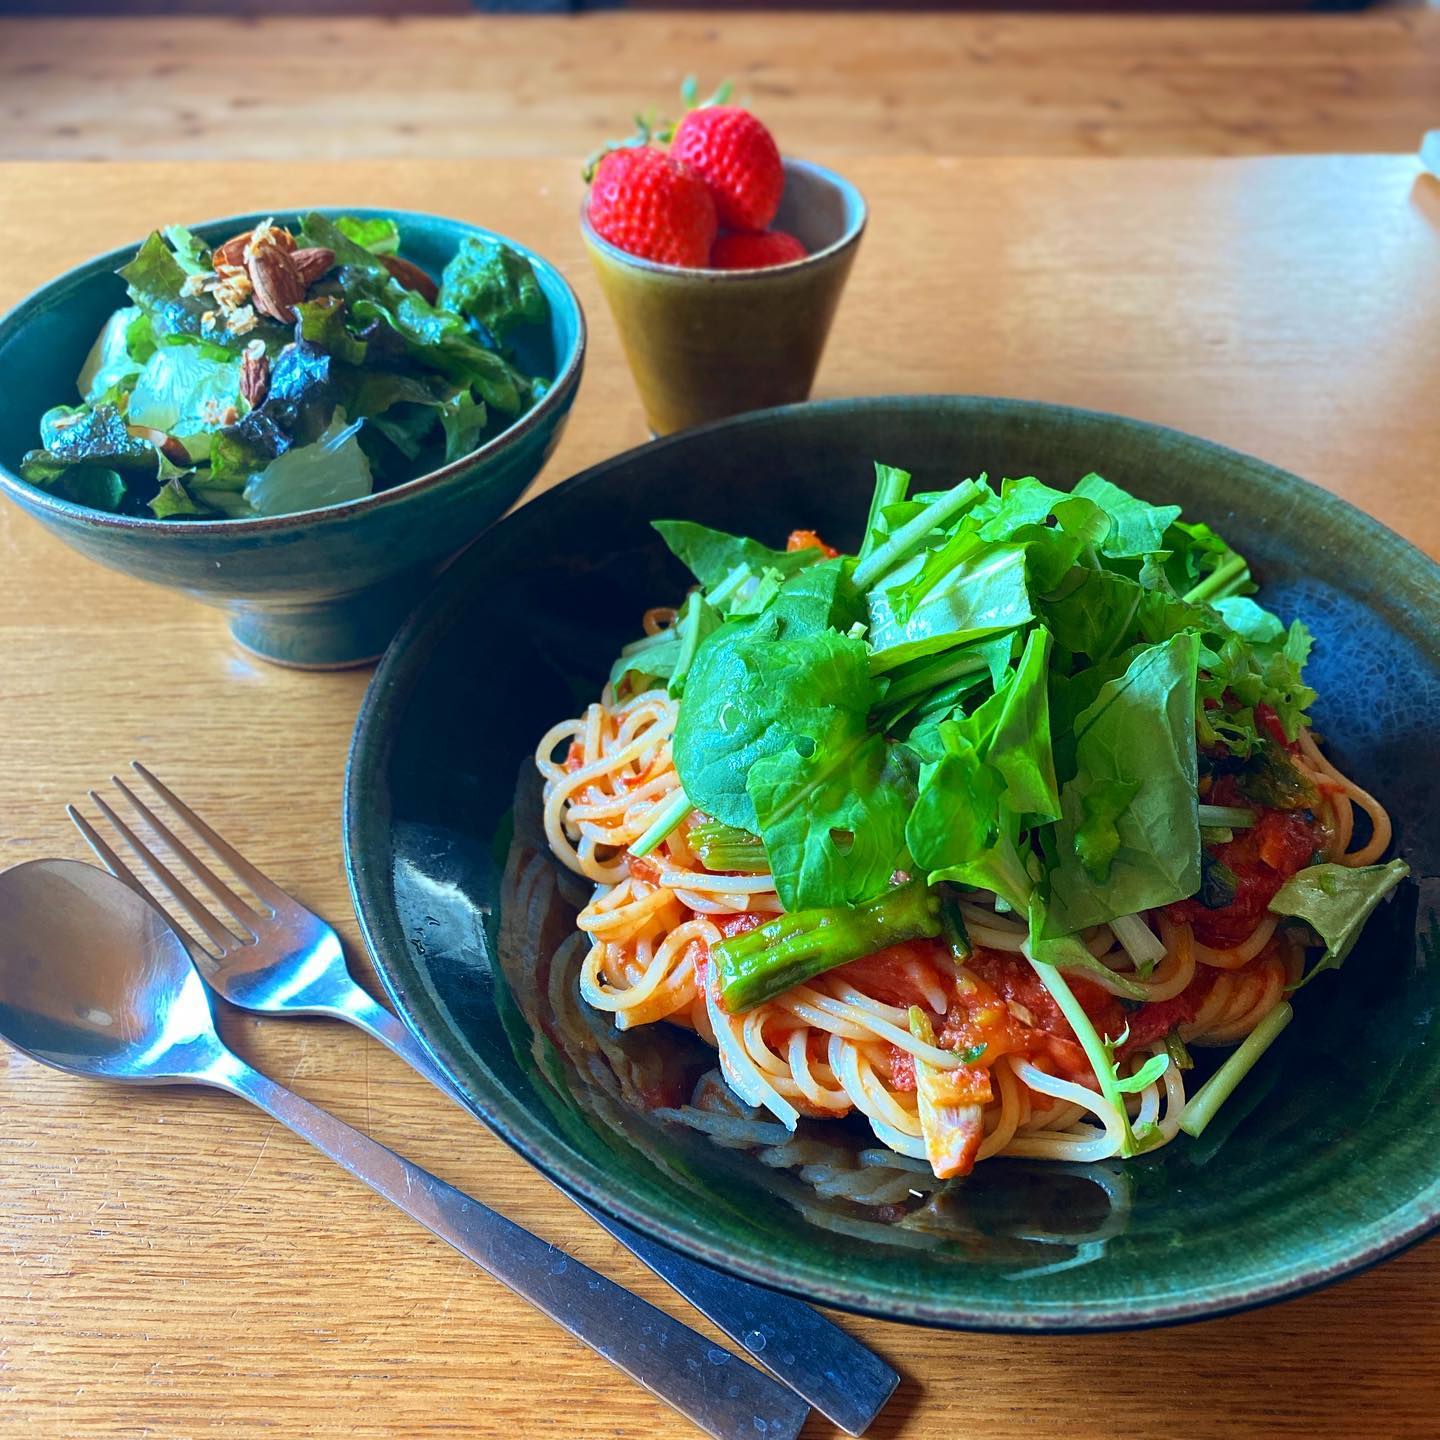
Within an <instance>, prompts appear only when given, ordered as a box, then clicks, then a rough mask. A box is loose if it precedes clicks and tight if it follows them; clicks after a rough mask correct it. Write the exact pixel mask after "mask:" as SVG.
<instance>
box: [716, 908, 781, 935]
mask: <svg viewBox="0 0 1440 1440" xmlns="http://www.w3.org/2000/svg"><path fill="white" fill-rule="evenodd" d="M774 918H775V917H774V916H773V915H764V914H762V913H761V912H760V911H759V910H742V911H741V912H740V913H739V914H738V915H725V916H718V915H717V916H715V917H714V920H715V928H716V929H717V930H718V931H719V932H720V933H721V934H722V935H723V936H724V937H725V938H726V939H727V940H733V939H734V938H735V936H737V935H747V934H749V932H750V931H751V930H754V929H755V928H756V927H757V926H759V925H763V924H764V923H765V922H766V921H767V920H773V919H774Z"/></svg>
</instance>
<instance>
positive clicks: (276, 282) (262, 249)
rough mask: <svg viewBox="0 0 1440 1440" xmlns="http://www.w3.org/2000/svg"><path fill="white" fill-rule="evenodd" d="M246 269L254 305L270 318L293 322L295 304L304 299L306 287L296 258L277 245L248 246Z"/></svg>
mask: <svg viewBox="0 0 1440 1440" xmlns="http://www.w3.org/2000/svg"><path fill="white" fill-rule="evenodd" d="M245 269H246V270H247V271H248V272H249V274H250V284H251V285H252V286H253V287H254V290H255V295H254V304H255V308H256V309H257V310H258V311H259V312H260V313H261V314H262V315H268V316H270V318H271V319H272V320H279V321H280V322H281V323H282V324H285V325H293V324H294V323H295V310H294V306H295V303H296V302H297V301H299V300H303V299H304V298H305V290H306V286H305V282H304V281H303V280H302V279H301V278H300V271H299V270H298V269H297V268H296V265H295V257H294V256H293V255H291V253H290V252H289V251H288V250H284V249H282V248H281V247H280V246H279V245H251V246H250V247H249V251H248V253H247V255H246V257H245Z"/></svg>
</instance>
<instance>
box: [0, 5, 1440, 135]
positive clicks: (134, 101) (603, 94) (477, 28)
mask: <svg viewBox="0 0 1440 1440" xmlns="http://www.w3.org/2000/svg"><path fill="white" fill-rule="evenodd" d="M1057 8H1059V9H1062V10H1063V9H1064V7H1063V6H1060V7H1057ZM691 72H693V73H697V74H698V75H699V76H700V77H701V78H702V79H703V80H706V81H708V82H711V83H714V82H715V81H718V80H719V79H720V78H722V77H724V76H731V77H733V78H734V79H735V80H736V82H737V84H738V88H739V92H740V94H741V95H742V96H748V97H749V98H750V100H752V101H753V103H754V104H755V105H756V106H757V107H758V108H759V110H760V112H761V113H762V114H763V115H764V117H765V118H766V120H767V121H768V122H769V123H770V124H771V125H772V126H773V127H774V128H775V131H776V133H777V134H778V135H779V137H780V140H781V144H782V145H783V146H784V147H785V148H786V149H788V150H791V151H792V152H794V153H796V154H815V155H821V154H838V153H842V152H850V153H853V152H855V151H857V150H860V151H866V152H870V153H882V154H893V153H898V152H903V151H918V152H923V153H931V154H966V155H995V154H1014V155H1035V154H1046V155H1089V154H1101V155H1169V154H1175V155H1186V154H1197V155H1234V154H1239V155H1248V154H1267V153H1284V152H1291V151H1352V152H1368V151H1396V152H1403V151H1413V150H1414V149H1415V147H1416V146H1417V145H1418V144H1419V142H1420V136H1421V134H1422V133H1423V132H1424V131H1425V130H1427V129H1429V128H1432V127H1433V126H1434V125H1435V124H1436V123H1437V122H1436V108H1435V107H1436V99H1437V96H1440V11H1436V10H1434V9H1428V10H1427V9H1418V10H1409V9H1406V10H1396V9H1394V8H1392V7H1386V6H1381V7H1379V8H1378V9H1375V10H1372V11H1367V12H1365V13H1363V14H1352V15H1313V14H1311V15H1305V14H1299V15H1279V16H1276V15H1268V16H1267V15H1259V16H1243V15H1231V16H1216V15H1201V16H1186V15H1179V14H1162V15H1093V14H1092V15H1073V14H1071V15H1065V14H1054V15H1043V14H1035V15H1021V16H1013V15H1012V16H1008V17H1006V16H998V15H984V14H980V15H976V14H970V15H954V14H951V15H936V14H918V15H916V14H911V15H907V14H903V13H901V14H895V13H885V12H883V11H880V12H875V11H872V12H869V13H865V14H858V15H857V14H849V15H835V14H831V15H823V14H815V13H813V12H812V13H808V14H773V13H772V14H763V15H756V14H736V13H733V12H731V13H709V14H707V13H690V14H685V15H674V14H668V15H667V14H654V13H651V14H643V15H642V14H634V13H631V14H605V13H600V14H596V13H589V14H585V15H579V16H571V17H561V16H533V15H532V16H497V15H486V16H480V15H469V16H463V17H434V16H431V17H412V18H409V19H404V20H395V19H386V18H383V17H375V16H369V17H351V18H344V17H337V18H333V19H321V18H314V17H311V18H292V17H286V16H267V17H265V18H261V19H255V18H250V19H226V18H221V17H206V18H185V17H176V16H152V17H140V18H134V17H131V18H97V17H95V16H85V17H70V18H66V19H10V20H0V159H21V158H24V159H56V160H59V159H106V160H127V159H128V160H136V159H181V158H184V159H194V160H201V161H206V162H214V161H220V160H230V159H237V158H254V159H287V160H309V159H320V158H333V157H340V156H358V157H367V158H368V157H370V156H376V155H402V156H403V155H497V154H527V155H537V154H545V155H575V156H579V155H584V154H586V153H587V152H588V151H590V150H591V149H593V148H595V147H596V146H598V145H600V144H602V143H603V142H604V141H605V139H607V138H608V137H611V136H615V135H623V134H625V133H626V132H627V131H628V130H629V128H630V124H631V116H632V115H633V114H634V113H635V111H636V110H638V109H643V108H646V107H648V106H660V107H662V108H663V107H665V106H673V105H674V104H675V102H676V95H677V91H678V87H679V84H680V79H681V77H682V76H683V75H685V74H687V73H691Z"/></svg>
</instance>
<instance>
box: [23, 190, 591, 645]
mask: <svg viewBox="0 0 1440 1440" xmlns="http://www.w3.org/2000/svg"><path fill="white" fill-rule="evenodd" d="M271 213H274V212H271ZM324 213H325V214H328V215H339V214H349V215H356V216H380V215H392V216H393V217H394V218H395V220H396V221H397V222H398V224H399V227H400V234H401V249H402V252H403V253H404V254H405V255H406V256H407V257H408V258H410V259H412V260H414V261H415V262H416V263H417V264H419V265H421V266H423V267H424V268H425V269H426V270H428V271H429V272H430V273H431V274H433V275H438V274H440V272H441V271H442V270H443V269H444V267H445V265H446V263H447V262H448V261H449V260H450V258H451V257H452V256H453V255H454V254H455V251H456V249H457V248H458V247H459V245H460V242H461V240H462V238H463V237H464V236H466V235H470V234H480V235H489V234H490V232H488V231H483V230H480V229H479V228H478V227H477V226H474V225H467V224H465V223H464V222H463V221H459V220H450V219H445V218H443V217H441V216H437V215H422V214H407V213H403V212H394V211H381V210H368V209H364V208H355V207H347V208H345V209H343V210H337V209H329V210H325V211H324ZM266 218H267V216H266V214H265V213H257V214H253V215H232V216H229V217H227V218H225V219H221V220H212V221H209V222H207V223H205V224H203V225H196V226H194V227H192V228H193V229H194V230H195V232H196V233H197V234H198V235H200V236H201V237H202V238H203V239H205V240H206V241H207V242H209V243H210V244H212V245H214V244H219V243H220V242H221V241H223V240H226V239H228V238H229V237H230V236H232V235H235V234H238V233H239V232H241V231H244V230H249V229H252V228H253V227H254V226H255V225H257V224H258V223H259V222H260V221H262V220H264V219H266ZM278 218H280V219H281V221H282V223H283V222H284V221H285V220H286V219H287V218H289V215H288V212H282V213H281V214H280V215H279V217H278ZM492 238H497V239H503V240H505V243H506V244H508V245H511V246H512V247H514V248H515V249H517V250H520V251H522V252H523V253H524V254H525V255H526V256H527V257H528V258H529V260H530V262H531V264H532V266H533V267H534V269H535V274H536V277H537V279H538V280H539V282H540V286H541V289H542V290H543V291H544V293H545V296H546V299H547V300H548V301H549V306H550V320H549V324H548V326H546V327H539V326H537V327H533V328H534V330H535V331H536V333H534V334H532V335H528V336H526V337H524V339H523V341H522V342H521V343H522V344H523V353H522V355H521V358H522V360H523V361H524V363H525V366H526V368H527V369H528V370H529V372H530V373H532V374H539V375H544V376H546V377H550V378H553V384H552V385H551V388H550V390H549V391H548V392H547V394H546V395H545V396H544V397H543V399H541V400H540V402H539V403H538V404H537V405H535V406H534V407H533V408H532V409H531V410H529V411H527V412H526V413H525V414H524V415H522V416H520V417H519V418H518V419H517V420H516V422H515V423H514V424H513V425H511V426H510V427H509V428H508V429H506V430H504V431H503V432H502V433H501V434H499V435H497V436H495V438H493V439H492V440H490V441H488V442H487V443H486V444H484V445H482V446H481V447H480V448H479V449H477V450H474V451H472V452H471V453H470V454H468V455H464V456H461V457H460V458H459V459H457V460H455V461H454V462H453V463H451V464H448V465H446V466H444V467H443V468H441V469H438V470H432V471H431V472H429V473H428V474H424V475H420V476H418V477H416V478H415V479H413V480H410V481H407V482H406V483H405V484H402V485H396V486H394V487H393V488H391V489H388V490H382V491H379V492H378V493H376V494H373V495H368V496H366V497H365V498H363V499H360V500H354V501H349V502H346V503H344V504H338V505H328V506H325V507H324V508H322V509H317V510H306V511H301V512H299V513H297V514H291V515H277V516H273V517H267V518H263V519H255V520H150V519H137V518H135V517H133V516H129V515H111V514H107V513H105V512H103V511H100V510H92V509H89V508H88V507H86V506H83V505H76V504H72V503H71V502H69V501H67V500H62V499H59V498H58V497H56V496H54V495H50V494H47V493H46V492H45V491H43V490H39V489H37V488H36V487H35V486H33V485H27V484H26V483H25V482H24V481H23V480H21V479H20V477H19V475H18V474H17V473H16V468H15V467H16V466H18V464H19V461H20V458H21V456H23V455H24V454H25V452H26V451H27V450H29V449H31V448H32V447H33V446H35V445H36V444H37V443H38V440H37V435H38V425H39V420H40V416H41V415H42V414H43V413H44V411H46V410H47V409H49V408H50V406H52V405H57V404H62V403H68V402H70V401H71V400H73V398H74V395H75V377H76V375H77V374H79V372H80V367H81V364H82V363H83V361H84V359H85V355H86V352H87V351H88V350H89V348H90V345H91V342H92V341H93V340H94V339H95V336H96V334H97V333H98V332H99V330H100V327H101V325H102V324H103V323H104V322H105V320H106V319H107V318H108V316H109V315H110V314H111V312H112V311H113V310H115V309H116V307H117V306H119V305H122V304H124V303H125V284H124V282H123V281H122V280H121V279H120V278H119V277H118V276H117V275H116V274H115V271H116V269H118V268H119V266H121V265H123V264H125V263H126V262H127V261H128V260H130V259H131V258H132V257H133V256H134V254H135V251H136V249H137V248H138V245H139V241H138V240H137V241H135V242H134V243H132V244H130V245H125V246H122V247H121V248H120V249H118V250H113V251H111V252H110V253H109V254H106V255H98V256H96V257H95V258H94V259H93V260H89V261H87V262H86V263H85V264H83V265H80V266H78V267H77V268H76V269H74V270H70V271H68V272H67V273H66V274H64V275H61V276H59V277H58V278H57V279H55V280H52V281H51V282H50V283H49V284H48V285H45V286H43V287H42V288H41V289H39V290H37V291H36V292H35V293H34V294H33V295H31V296H30V297H29V298H28V299H26V300H23V301H21V303H20V304H19V305H17V306H16V307H15V308H14V309H13V310H11V311H10V313H9V314H8V315H5V316H4V317H3V318H0V395H3V396H4V402H3V404H0V492H3V493H4V494H5V495H6V496H7V497H8V498H9V499H10V500H12V501H13V502H14V503H15V504H17V505H19V506H20V507H21V509H23V510H25V511H27V512H28V513H29V514H30V515H32V516H33V517H34V518H35V519H36V520H38V521H39V522H40V524H42V525H44V526H45V527H46V528H47V529H48V530H50V531H52V532H53V533H54V534H56V535H58V536H59V537H60V538H61V539H62V540H64V541H65V542H66V544H68V545H71V546H73V547H74V548H75V549H76V550H79V551H80V552H81V553H82V554H84V555H86V556H88V557H89V558H90V559H92V560H97V561H99V563H100V564H102V565H107V566H109V567H110V568H111V569H113V570H121V571H124V572H125V573H126V574H128V575H133V576H136V577H137V578H139V579H143V580H149V581H152V582H154V583H157V584H161V585H169V586H172V587H174V588H176V589H180V590H183V591H185V592H186V593H187V594H190V595H193V596H194V597H195V598H196V599H197V600H202V601H204V602H205V603H206V604H209V605H216V606H219V607H221V608H222V609H224V610H225V611H226V612H227V614H228V616H229V620H230V629H231V633H232V634H233V635H234V636H235V638H236V639H237V640H238V641H239V642H240V643H241V644H242V645H244V646H245V647H246V648H247V649H249V650H251V651H253V652H254V653H256V654H257V655H259V656H260V657H261V658H262V659H266V660H273V661H277V662H279V663H281V664H286V665H295V666H301V667H306V668H320V669H330V668H335V667H339V666H346V665H356V664H360V663H363V662H365V661H368V660H373V659H374V658H375V657H376V656H377V655H378V654H379V653H380V651H381V650H383V649H384V648H385V645H386V644H387V642H388V641H389V639H390V637H391V636H392V635H393V634H394V633H395V630H396V628H397V626H398V625H399V624H400V622H401V621H402V620H403V619H404V617H405V615H406V614H407V613H408V611H409V610H410V608H411V607H412V606H413V605H414V604H415V602H416V600H417V599H418V598H419V596H420V595H421V594H423V593H424V589H425V587H426V585H428V583H429V581H430V578H431V577H432V576H433V574H434V573H435V570H436V568H437V567H438V566H439V565H441V564H442V563H443V562H444V561H446V560H447V559H448V558H449V557H450V556H452V555H454V554H455V552H456V551H457V550H459V549H460V548H461V547H462V546H463V545H464V544H466V543H467V542H468V541H469V540H470V539H472V538H473V537H474V536H475V535H477V534H478V533H479V532H480V531H481V530H483V529H484V528H485V526H487V525H488V524H490V523H491V521H493V520H495V519H496V518H497V517H498V516H500V515H501V514H503V513H504V512H505V510H506V509H508V508H509V506H510V505H511V504H512V503H513V502H514V501H515V500H516V498H517V497H518V496H519V495H520V493H521V491H523V490H524V488H525V487H526V486H527V485H528V484H529V483H530V481H531V480H533V479H534V478H535V476H536V475H537V474H538V473H539V471H540V468H541V467H542V466H543V465H544V463H545V461H546V460H547V459H548V458H549V456H550V453H551V451H552V450H553V449H554V448H555V445H556V443H557V442H558V441H559V438H560V434H561V431H562V430H563V428H564V425H565V421H566V418H567V417H568V415H569V411H570V406H571V404H572V403H573V402H574V399H575V393H576V391H577V389H578V388H579V384H580V373H581V369H582V367H583V364H584V357H585V317H584V315H583V313H582V311H581V309H580V302H579V301H578V300H577V299H576V297H575V293H574V291H572V290H571V289H570V286H569V285H568V284H567V283H566V281H565V279H564V277H563V276H562V275H561V274H560V272H559V271H558V270H556V269H555V267H554V266H553V265H551V264H550V263H549V262H548V261H546V260H544V259H543V258H542V257H540V256H538V255H536V254H534V253H533V252H532V251H529V250H526V249H525V247H524V246H521V245H517V244H516V242H515V241H513V240H509V239H508V238H506V237H504V236H497V237H492Z"/></svg>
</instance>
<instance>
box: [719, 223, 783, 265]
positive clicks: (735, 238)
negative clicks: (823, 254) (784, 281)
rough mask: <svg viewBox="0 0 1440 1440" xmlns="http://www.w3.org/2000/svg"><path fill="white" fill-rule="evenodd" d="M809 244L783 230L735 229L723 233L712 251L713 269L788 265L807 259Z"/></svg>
mask: <svg viewBox="0 0 1440 1440" xmlns="http://www.w3.org/2000/svg"><path fill="white" fill-rule="evenodd" d="M805 255H806V250H805V247H804V246H803V245H802V244H801V243H800V242H799V241H798V240H797V239H796V238H795V237H794V236H793V235H787V234H786V233H785V231H783V230H762V231H761V232H760V234H758V235H754V234H749V233H747V232H745V231H735V232H734V233H732V234H726V235H720V236H718V237H717V238H716V240H715V248H714V249H713V250H711V252H710V268H711V269H712V270H764V269H765V268H766V267H767V266H770V265H788V264H789V263H790V262H791V261H792V260H803V259H804V258H805Z"/></svg>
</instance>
